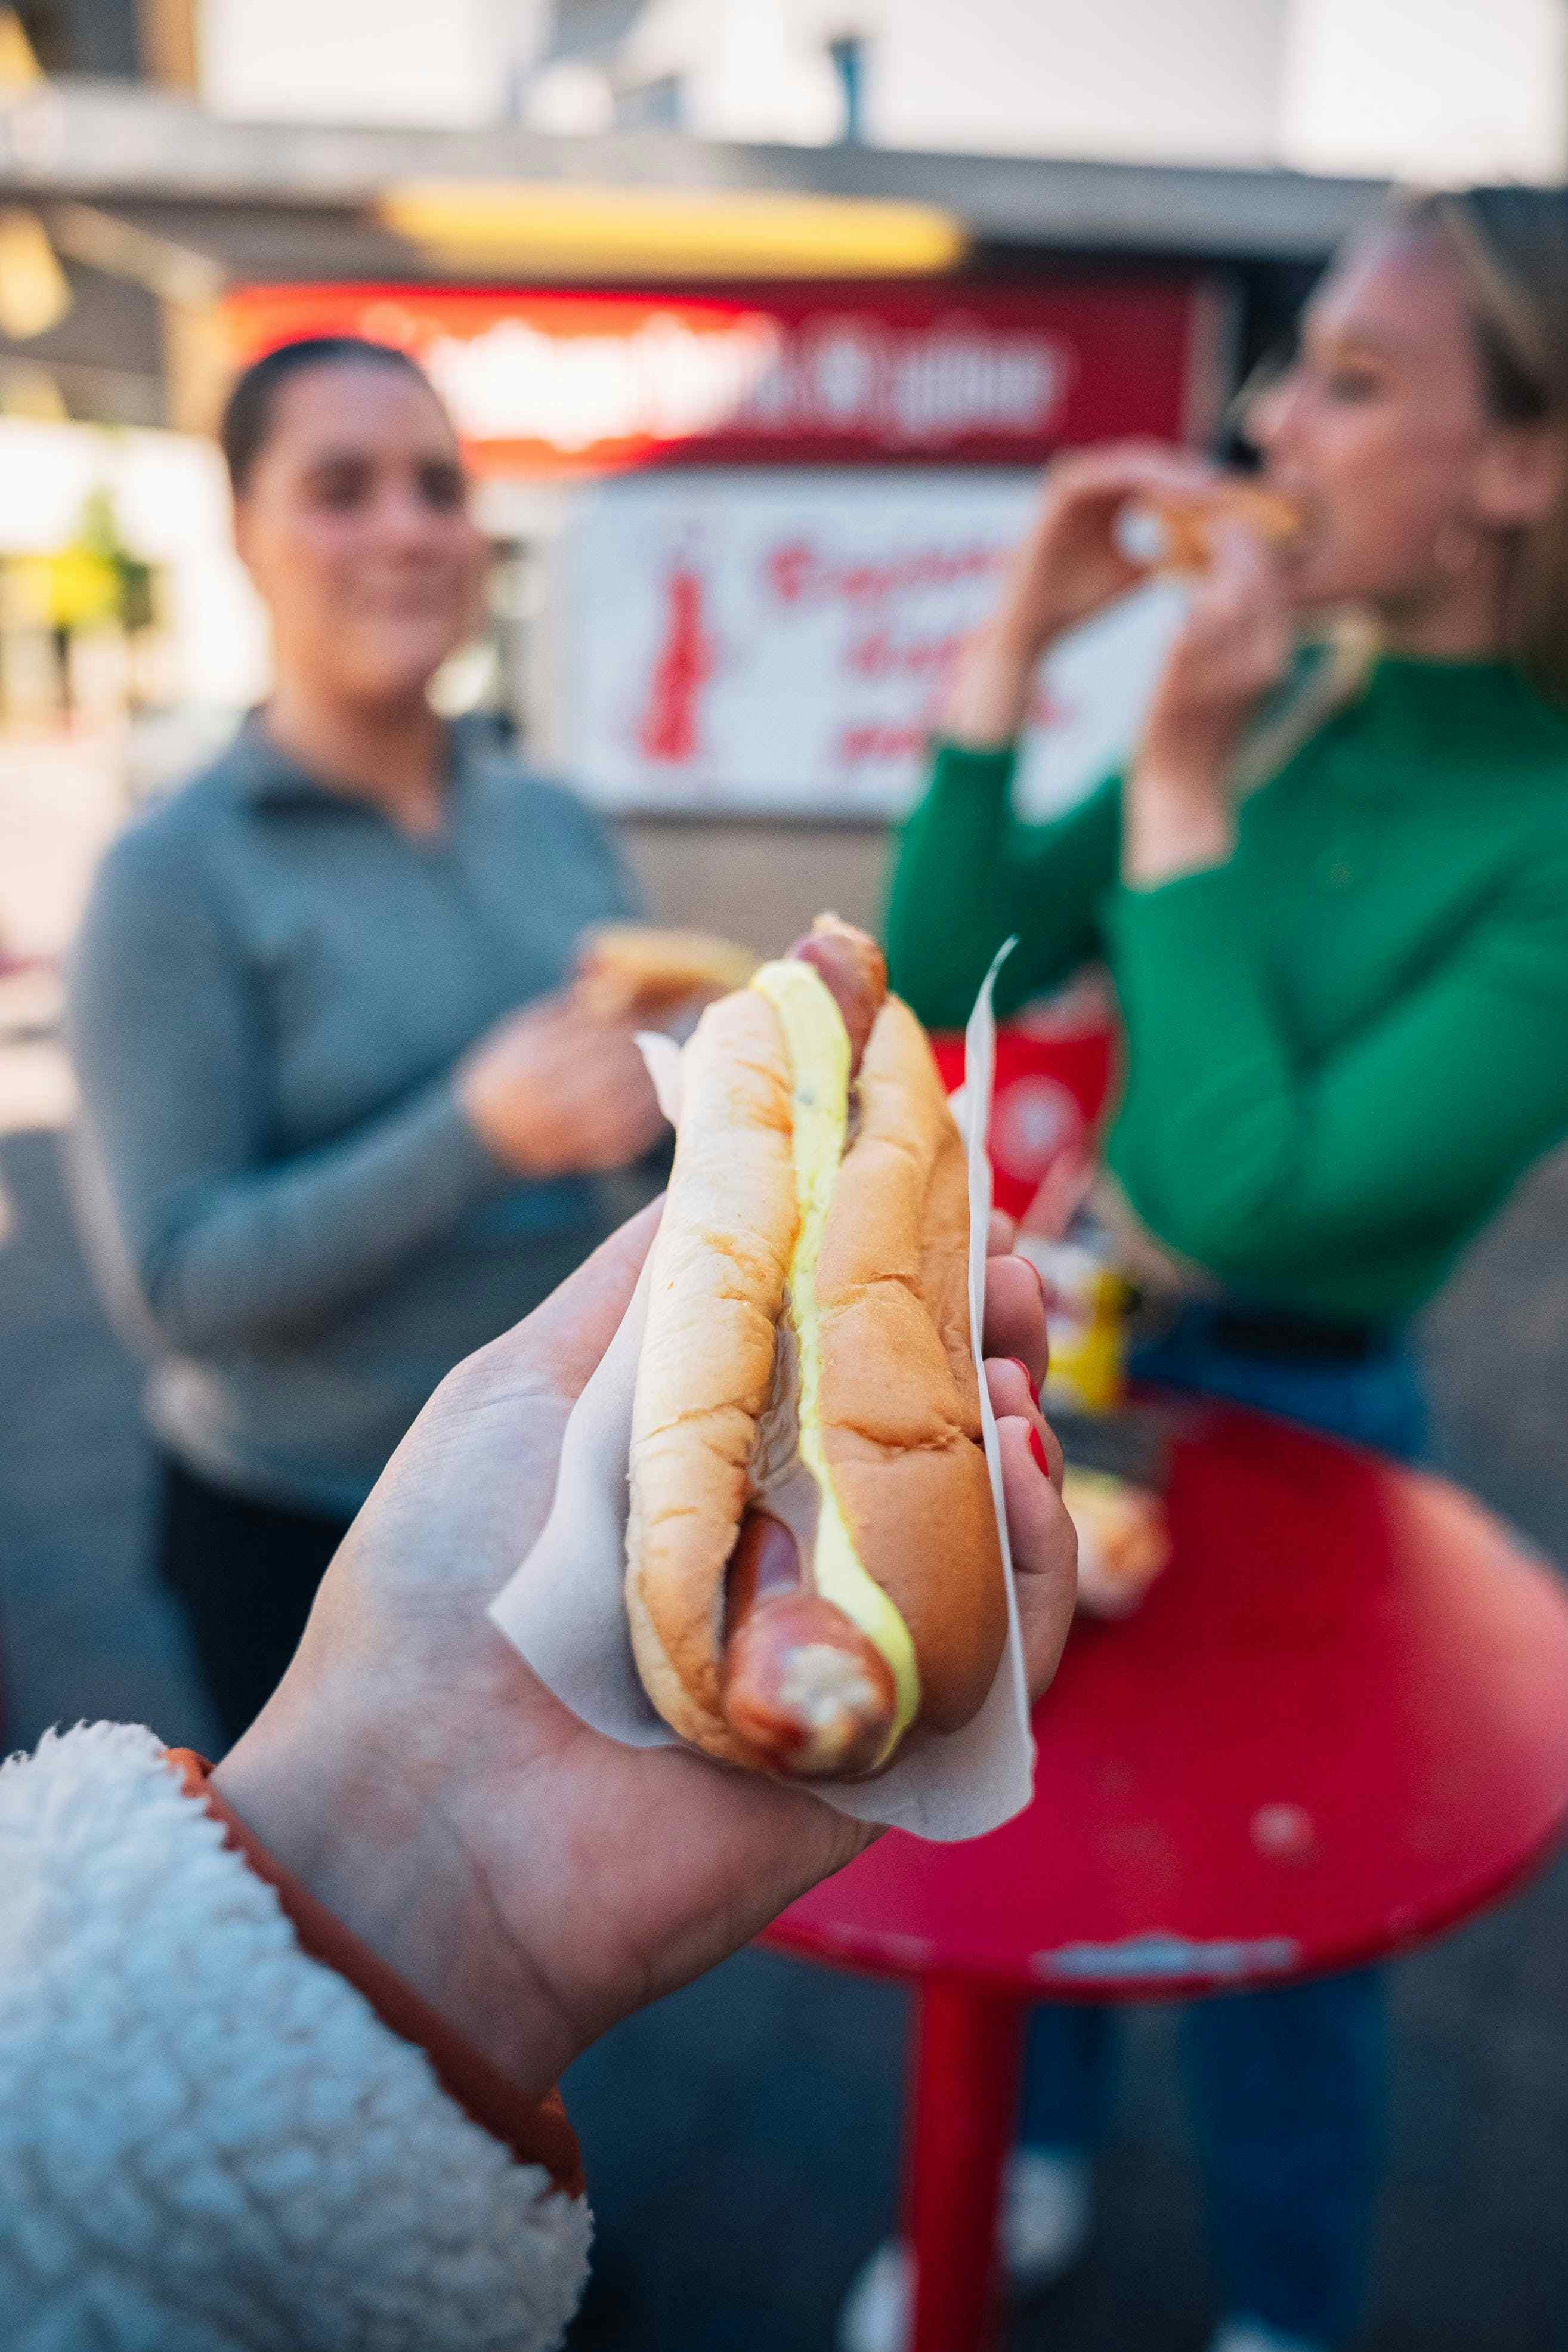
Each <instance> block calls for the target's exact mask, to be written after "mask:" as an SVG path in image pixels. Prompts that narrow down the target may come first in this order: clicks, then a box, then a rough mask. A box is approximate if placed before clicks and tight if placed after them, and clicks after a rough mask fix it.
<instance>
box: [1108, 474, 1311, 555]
mask: <svg viewBox="0 0 1568 2352" xmlns="http://www.w3.org/2000/svg"><path fill="white" fill-rule="evenodd" d="M1139 504H1140V506H1142V507H1144V508H1145V509H1146V510H1147V511H1148V512H1149V513H1150V514H1152V515H1153V516H1154V517H1155V519H1156V520H1157V522H1158V525H1159V528H1160V531H1161V534H1162V536H1163V541H1164V546H1163V549H1162V551H1161V552H1160V553H1159V554H1158V555H1157V556H1156V557H1155V566H1154V568H1155V571H1157V572H1204V571H1207V568H1208V566H1209V564H1210V563H1211V562H1213V560H1214V533H1215V530H1216V529H1217V528H1218V526H1220V525H1221V524H1224V523H1227V522H1236V523H1240V524H1243V525H1244V526H1245V528H1246V529H1247V530H1253V531H1256V532H1257V534H1258V536H1259V538H1260V539H1261V540H1263V541H1266V542H1267V543H1268V544H1269V545H1270V546H1272V547H1283V546H1285V545H1286V544H1287V543H1288V542H1289V541H1291V540H1292V539H1294V538H1295V536H1296V534H1297V532H1298V531H1299V530H1301V515H1300V513H1299V512H1298V511H1297V509H1296V508H1295V507H1293V506H1292V505H1291V501H1290V499H1287V498H1284V497H1283V496H1281V493H1280V491H1278V490H1271V489H1270V488H1267V486H1266V485H1265V484H1264V483H1262V482H1254V481H1249V480H1248V479H1247V478H1245V477H1239V478H1237V479H1236V480H1234V481H1228V482H1221V483H1218V484H1217V485H1216V486H1215V488H1213V490H1211V491H1210V492H1209V493H1208V494H1207V497H1205V498H1203V499H1196V500H1195V499H1165V498H1161V497H1160V496H1159V495H1158V494H1157V493H1155V494H1154V495H1151V496H1150V497H1148V498H1147V499H1140V500H1139Z"/></svg>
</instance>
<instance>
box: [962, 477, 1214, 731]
mask: <svg viewBox="0 0 1568 2352" xmlns="http://www.w3.org/2000/svg"><path fill="white" fill-rule="evenodd" d="M1217 479H1218V474H1217V471H1216V468H1215V467H1212V466H1211V465H1209V464H1207V462H1206V461H1205V460H1203V459H1201V458H1197V457H1191V456H1189V455H1186V454H1185V453H1183V452H1182V451H1180V450H1176V449H1168V448H1166V447H1164V446H1161V445H1160V444H1159V443H1157V442H1149V441H1118V442H1111V443H1108V444H1107V445H1106V446H1104V447H1103V448H1099V449H1084V450H1080V451H1076V452H1074V453H1072V454H1071V455H1070V456H1068V457H1058V458H1055V459H1053V460H1052V462H1051V465H1050V466H1049V467H1047V469H1046V473H1045V477H1044V480H1043V482H1042V484H1041V488H1040V501H1039V504H1038V506H1037V507H1036V509H1035V513H1034V519H1033V520H1032V521H1031V523H1030V527H1029V530H1027V531H1026V532H1025V534H1024V537H1023V539H1022V540H1021V541H1020V542H1019V547H1018V549H1017V551H1016V552H1015V554H1014V556H1013V558H1012V562H1010V564H1009V567H1008V574H1007V579H1006V582H1005V583H1004V586H1003V589H1002V593H1001V597H1000V599H999V601H998V605H997V609H996V611H995V613H994V614H992V615H991V617H990V619H989V620H988V622H987V623H986V624H985V625H984V626H983V627H981V628H979V629H977V631H976V632H975V634H974V635H973V636H971V637H970V638H968V639H967V642H966V643H965V645H964V647H963V649H962V651H961V653H960V655H959V657H958V663H957V667H956V670H955V672H954V678H953V685H952V688H951V691H950V693H949V697H948V702H947V708H946V715H945V719H944V722H943V723H944V728H945V730H946V733H947V734H948V735H949V736H950V737H951V739H952V740H954V741H955V742H957V743H964V744H967V745H969V746H971V747H975V748H984V747H986V746H988V745H992V744H998V743H1006V742H1010V741H1011V740H1013V738H1014V737H1015V736H1016V735H1018V733H1019V730H1020V729H1021V728H1022V725H1023V720H1024V714H1025V711H1026V709H1027V708H1028V704H1029V695H1030V684H1031V682H1032V679H1033V677H1034V672H1035V668H1036V667H1037V665H1038V664H1039V662H1040V656H1042V655H1043V654H1044V653H1045V652H1046V651H1047V650H1048V649H1049V648H1050V647H1051V646H1052V645H1054V644H1055V642H1056V640H1057V639H1058V638H1059V637H1061V636H1063V635H1065V634H1066V633H1067V631H1068V630H1069V629H1071V628H1074V627H1076V626H1077V625H1078V624H1079V623H1080V622H1082V621H1086V620H1088V619H1090V618H1091V617H1092V614H1095V613H1097V612H1099V611H1100V610H1101V609H1102V608H1103V606H1104V605H1106V604H1110V603H1112V602H1113V599H1114V598H1115V597H1117V596H1120V595H1123V594H1124V593H1126V591H1127V590H1128V589H1129V588H1132V587H1134V586H1135V584H1136V583H1137V582H1138V581H1139V580H1141V579H1142V578H1143V577H1144V576H1145V572H1146V570H1147V566H1146V565H1145V563H1143V562H1139V561H1137V560H1136V559H1135V558H1134V557H1133V556H1131V555H1129V554H1128V553H1127V552H1126V551H1125V550H1124V547H1123V546H1122V544H1121V542H1120V540H1119V538H1118V535H1117V522H1118V519H1119V518H1120V516H1121V514H1122V512H1123V509H1124V508H1126V507H1128V506H1133V505H1135V504H1136V503H1137V500H1138V499H1139V497H1140V496H1143V497H1152V496H1154V495H1155V494H1156V493H1157V494H1158V496H1159V497H1160V498H1161V499H1163V500H1176V501H1179V500H1181V499H1184V498H1190V499H1201V498H1202V497H1203V496H1204V494H1205V493H1206V492H1207V491H1208V490H1209V489H1210V488H1212V486H1213V484H1214V482H1215V481H1216V480H1217Z"/></svg>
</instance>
